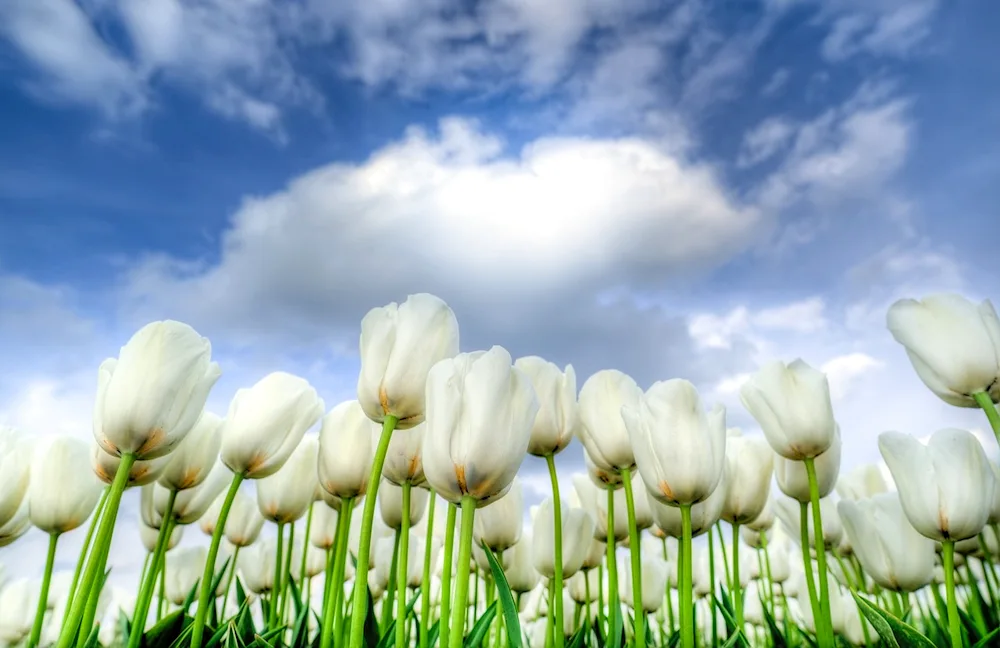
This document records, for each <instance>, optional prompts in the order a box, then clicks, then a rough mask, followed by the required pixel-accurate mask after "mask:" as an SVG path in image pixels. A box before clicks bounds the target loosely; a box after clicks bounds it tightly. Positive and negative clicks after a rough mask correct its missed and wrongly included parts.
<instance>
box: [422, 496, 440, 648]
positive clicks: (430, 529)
mask: <svg viewBox="0 0 1000 648" xmlns="http://www.w3.org/2000/svg"><path fill="white" fill-rule="evenodd" d="M430 497H431V501H430V504H428V506H427V535H426V537H425V538H424V572H423V579H422V580H421V581H420V648H428V646H429V645H430V637H429V636H428V633H429V632H430V629H431V560H432V559H433V557H434V554H433V552H432V551H431V550H432V548H433V545H434V543H433V541H434V504H435V503H436V501H437V495H436V494H435V493H434V489H433V488H432V489H431V495H430Z"/></svg>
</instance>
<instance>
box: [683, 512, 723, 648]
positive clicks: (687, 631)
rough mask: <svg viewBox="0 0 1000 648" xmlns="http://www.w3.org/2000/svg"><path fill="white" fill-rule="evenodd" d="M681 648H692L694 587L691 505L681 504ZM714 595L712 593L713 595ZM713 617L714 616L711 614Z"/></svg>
mask: <svg viewBox="0 0 1000 648" xmlns="http://www.w3.org/2000/svg"><path fill="white" fill-rule="evenodd" d="M680 509H681V582H680V586H681V605H680V607H681V609H680V617H681V648H694V601H693V598H694V596H693V595H694V586H693V584H692V579H693V572H692V569H691V568H692V566H693V565H692V559H691V544H692V541H691V505H690V504H681V506H680ZM713 595H714V593H713ZM713 616H715V615H714V614H713Z"/></svg>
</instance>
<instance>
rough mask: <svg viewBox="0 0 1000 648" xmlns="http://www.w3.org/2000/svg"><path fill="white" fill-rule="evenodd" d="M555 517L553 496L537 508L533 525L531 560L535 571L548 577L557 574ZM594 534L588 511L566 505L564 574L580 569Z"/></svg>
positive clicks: (566, 576) (564, 507)
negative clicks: (553, 513)
mask: <svg viewBox="0 0 1000 648" xmlns="http://www.w3.org/2000/svg"><path fill="white" fill-rule="evenodd" d="M554 524H555V520H554V516H553V515H552V499H551V498H548V499H546V500H545V501H544V502H542V505H541V506H540V507H539V508H538V512H537V514H536V515H535V520H534V524H533V529H532V531H533V536H534V544H533V545H532V561H533V564H534V566H535V570H536V571H538V573H539V574H541V575H542V576H544V577H546V578H552V577H553V576H554V575H555V564H556V557H555V556H556V554H555V540H554V538H555V527H554ZM593 537H594V521H593V520H592V519H591V517H590V516H589V515H587V512H586V511H584V510H583V509H579V508H570V507H569V506H567V505H565V503H564V504H563V515H562V538H563V546H562V563H563V565H562V567H563V577H565V578H570V577H571V576H572V575H573V574H575V573H576V572H578V571H580V568H581V567H582V566H583V559H584V558H586V557H587V553H588V552H589V551H590V544H591V540H592V539H593Z"/></svg>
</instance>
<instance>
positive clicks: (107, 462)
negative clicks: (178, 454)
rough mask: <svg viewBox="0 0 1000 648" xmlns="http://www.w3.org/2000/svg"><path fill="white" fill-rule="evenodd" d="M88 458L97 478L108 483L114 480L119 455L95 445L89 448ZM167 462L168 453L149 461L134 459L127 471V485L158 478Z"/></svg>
mask: <svg viewBox="0 0 1000 648" xmlns="http://www.w3.org/2000/svg"><path fill="white" fill-rule="evenodd" d="M90 458H91V462H92V465H93V467H94V473H95V474H96V475H97V477H98V479H100V480H101V481H102V482H104V483H105V484H110V483H111V482H113V481H114V480H115V474H116V473H117V472H118V464H120V463H121V458H120V457H115V456H114V455H109V454H108V453H107V452H105V451H104V449H103V448H101V446H99V445H95V446H94V447H93V449H92V450H91V455H90ZM168 463H170V456H169V455H165V456H163V457H157V458H156V459H150V460H149V461H136V462H135V463H133V464H132V467H131V468H130V469H129V471H128V486H129V487H132V486H145V485H146V484H152V483H153V482H155V481H156V480H157V479H159V478H160V475H161V474H163V471H164V469H165V468H166V467H167V464H168Z"/></svg>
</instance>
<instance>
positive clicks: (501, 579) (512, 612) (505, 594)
mask: <svg viewBox="0 0 1000 648" xmlns="http://www.w3.org/2000/svg"><path fill="white" fill-rule="evenodd" d="M483 551H485V552H486V560H487V561H489V563H490V572H491V573H492V574H493V582H494V584H495V585H496V588H497V593H498V595H499V600H500V605H501V607H503V623H504V626H506V628H507V645H508V646H509V647H510V648H521V617H520V616H518V609H517V603H515V602H514V595H513V594H511V591H510V585H508V584H507V575H506V574H504V572H503V567H502V566H501V565H500V561H498V560H497V557H496V556H495V555H493V551H492V550H491V549H490V548H489V547H487V546H486V545H485V544H483Z"/></svg>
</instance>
